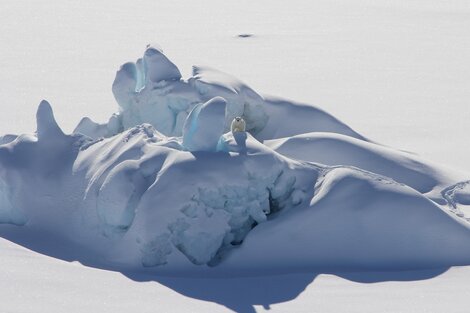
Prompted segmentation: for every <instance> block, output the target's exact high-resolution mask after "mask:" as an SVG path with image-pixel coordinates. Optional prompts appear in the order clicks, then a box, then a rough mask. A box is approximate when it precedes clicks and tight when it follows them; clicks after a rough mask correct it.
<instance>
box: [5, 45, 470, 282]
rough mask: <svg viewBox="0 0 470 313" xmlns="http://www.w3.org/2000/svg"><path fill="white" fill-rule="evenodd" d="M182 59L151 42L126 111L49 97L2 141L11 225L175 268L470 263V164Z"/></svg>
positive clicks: (98, 262)
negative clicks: (427, 154) (375, 135)
mask: <svg viewBox="0 0 470 313" xmlns="http://www.w3.org/2000/svg"><path fill="white" fill-rule="evenodd" d="M146 58H150V59H151V61H150V60H147V61H146ZM142 62H143V63H142ZM141 63H142V64H143V65H142V66H143V70H141V69H139V66H140V65H139V64H141ZM141 71H143V72H141ZM152 71H155V73H153V72H152ZM178 73H179V72H177V71H176V65H175V64H174V63H172V62H171V61H170V60H169V59H168V58H167V57H166V56H165V55H163V53H162V50H161V49H159V50H156V49H155V48H152V47H148V48H147V50H146V52H145V54H144V58H143V61H137V62H136V63H135V64H134V63H126V64H124V65H123V66H122V67H121V69H120V70H119V71H118V72H117V74H116V78H115V81H114V83H113V88H112V89H113V93H114V95H115V97H116V100H117V102H118V104H119V109H120V110H119V112H117V113H114V114H112V115H111V117H110V119H109V120H108V123H105V124H97V123H94V122H92V121H91V120H89V119H86V118H85V119H82V121H81V122H80V123H79V125H78V126H77V128H76V130H75V132H74V133H72V134H65V133H64V132H63V131H62V130H61V128H60V127H59V125H58V124H57V122H56V121H55V118H54V114H53V111H52V108H51V106H50V104H49V103H48V102H47V101H42V102H41V103H40V104H39V107H38V110H37V114H36V123H37V131H36V133H34V134H31V135H21V136H18V137H14V136H13V137H11V136H7V137H5V139H4V143H3V144H2V145H1V146H0V166H1V167H0V169H1V172H0V174H1V176H0V178H1V181H0V182H1V184H0V187H1V189H0V192H1V200H2V202H1V203H2V208H1V209H2V210H1V215H0V217H1V218H2V219H1V220H0V222H2V223H4V224H13V225H23V226H20V227H21V228H20V229H17V228H15V227H13V228H7V232H6V235H5V236H6V237H7V238H9V236H12V237H11V238H12V240H13V238H15V236H16V232H24V235H25V236H26V238H27V237H31V238H34V236H37V235H39V234H41V233H42V232H45V231H47V232H48V233H50V234H54V235H55V236H59V237H61V238H63V240H64V242H68V243H69V244H70V245H71V246H75V247H76V252H75V255H74V258H77V259H78V260H80V261H82V262H85V263H87V264H89V265H92V266H97V267H104V268H109V269H114V270H133V271H151V272H152V271H157V272H159V273H172V274H176V275H177V274H181V273H183V272H189V273H194V274H199V273H204V275H207V274H213V275H222V276H224V275H226V273H228V272H232V273H239V274H246V273H258V274H261V273H265V274H266V273H282V272H284V271H286V270H287V269H289V270H290V271H313V270H328V271H335V270H409V269H420V268H433V267H444V266H452V265H465V264H469V263H470V250H468V249H466V246H467V245H468V242H469V241H470V226H469V224H468V219H469V217H468V215H466V214H465V211H466V206H467V205H468V203H469V201H468V198H469V195H468V192H469V191H468V190H467V188H466V185H467V183H468V179H466V178H467V177H466V176H465V175H464V174H461V173H459V172H453V171H450V170H448V169H447V168H444V167H440V166H438V165H435V164H433V163H431V162H428V161H425V160H422V159H420V158H419V157H418V156H415V155H411V154H410V153H406V152H401V151H398V150H395V149H392V148H388V147H384V146H382V145H380V144H377V143H373V142H371V141H369V140H367V139H366V138H365V137H363V136H362V135H360V134H358V133H357V132H355V131H354V130H352V129H351V128H350V127H348V126H347V125H346V124H344V123H343V122H341V121H339V120H338V119H336V118H335V117H333V116H331V115H330V114H328V113H326V112H324V111H322V110H321V109H318V108H315V107H311V106H306V105H302V104H298V103H295V102H290V101H287V100H282V99H274V98H271V97H266V98H263V97H260V96H258V94H257V93H256V92H255V91H254V90H253V89H251V88H250V87H248V86H246V85H245V84H243V83H241V82H240V81H239V80H237V79H235V78H233V77H231V76H230V75H227V74H223V73H221V72H218V71H216V70H214V69H210V70H207V69H206V70H202V69H198V68H195V70H194V72H193V76H192V77H190V78H189V79H188V80H183V79H181V77H180V75H179V74H178ZM206 73H208V74H206ZM139 77H140V78H139ZM149 77H152V78H149ZM139 84H140V85H141V86H140V87H139ZM176 99H178V100H176ZM206 99H210V100H208V101H206ZM234 108H235V109H234ZM236 108H239V109H240V111H238V109H236ZM180 109H181V110H180ZM179 110H180V111H179ZM186 110H187V111H189V113H188V114H186V112H187V111H186ZM231 115H234V116H242V117H243V118H244V119H245V120H246V121H247V123H246V124H247V129H246V131H238V132H234V133H232V132H231V131H227V130H228V129H229V128H230V124H231V123H230V121H231V119H233V117H230V116H231ZM286 117H289V119H287V118H286ZM144 118H145V120H147V121H148V122H149V123H145V121H143V120H142V119H144ZM168 123H170V124H171V127H170V128H168V127H169V125H170V124H168ZM12 229H15V231H14V232H12V233H11V234H10V235H8V234H9V232H10V231H11V230H12ZM292 238H295V240H294V241H293V240H292ZM436 246H437V247H439V251H440V253H436V250H435V249H436ZM343 247H344V248H343ZM346 247H347V248H346ZM385 247H386V248H385ZM34 248H35V249H38V250H41V249H44V248H45V247H41V246H36V247H34ZM58 257H60V253H59V255H58ZM62 257H64V256H62Z"/></svg>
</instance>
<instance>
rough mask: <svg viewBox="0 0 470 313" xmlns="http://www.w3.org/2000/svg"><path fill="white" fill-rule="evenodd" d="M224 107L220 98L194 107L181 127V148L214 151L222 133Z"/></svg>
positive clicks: (223, 100) (224, 104)
mask: <svg viewBox="0 0 470 313" xmlns="http://www.w3.org/2000/svg"><path fill="white" fill-rule="evenodd" d="M226 106H227V102H226V101H225V99H224V98H222V97H215V98H213V99H211V100H209V101H207V102H206V103H204V104H198V105H196V106H195V107H194V108H193V110H192V111H191V113H189V116H188V118H187V119H186V122H185V123H184V126H183V146H184V147H185V148H186V149H188V150H189V151H215V150H216V149H217V144H218V143H219V139H220V137H221V136H222V135H223V133H224V125H225V108H226Z"/></svg>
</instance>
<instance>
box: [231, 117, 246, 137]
mask: <svg viewBox="0 0 470 313" xmlns="http://www.w3.org/2000/svg"><path fill="white" fill-rule="evenodd" d="M245 128H246V123H245V120H244V119H243V118H241V117H240V116H237V117H235V118H234V119H233V121H232V125H231V126H230V130H231V131H232V133H235V132H244V131H245Z"/></svg>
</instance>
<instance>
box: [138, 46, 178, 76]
mask: <svg viewBox="0 0 470 313" xmlns="http://www.w3.org/2000/svg"><path fill="white" fill-rule="evenodd" d="M144 69H145V73H146V79H147V80H148V81H151V82H154V83H158V82H159V81H162V80H166V81H171V80H180V79H181V73H180V70H179V69H178V68H177V67H176V65H175V64H173V62H171V61H170V60H169V59H168V58H167V57H166V56H165V55H164V54H163V51H162V50H161V49H160V48H157V47H155V46H150V45H149V46H147V49H146V50H145V54H144Z"/></svg>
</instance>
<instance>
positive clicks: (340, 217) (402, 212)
mask: <svg viewBox="0 0 470 313" xmlns="http://www.w3.org/2000/svg"><path fill="white" fill-rule="evenodd" d="M315 189H316V191H315V192H316V194H315V196H314V197H313V198H312V199H311V201H310V203H309V204H308V205H307V206H305V207H304V208H303V209H301V210H290V211H288V212H286V213H285V214H283V216H282V217H278V218H277V219H275V220H273V221H271V222H270V223H265V224H262V225H259V226H258V227H257V228H256V229H254V230H253V231H252V232H251V233H250V234H249V235H248V236H247V238H246V239H245V242H244V243H243V245H242V246H241V247H240V248H239V249H238V251H237V252H236V253H233V254H232V255H230V257H229V258H228V259H227V260H226V262H225V263H224V265H225V266H227V268H231V269H237V270H245V271H246V270H249V271H253V272H258V273H259V272H278V271H279V270H280V269H283V268H285V264H289V268H290V270H291V271H302V270H307V269H312V268H316V269H319V270H325V271H338V270H339V271H347V270H398V269H400V270H403V269H416V268H429V267H439V266H448V265H449V264H454V265H457V264H460V265H462V264H468V261H469V257H470V250H469V249H468V242H469V240H470V232H469V227H468V224H467V223H464V222H463V220H461V219H458V218H456V217H455V215H450V214H448V213H446V212H445V211H443V210H442V209H441V208H440V207H439V206H438V205H436V204H435V203H433V202H432V201H430V200H429V199H427V198H426V197H424V196H422V195H421V194H419V193H418V192H416V191H415V190H413V189H411V188H409V187H407V186H404V185H401V184H397V183H395V182H393V181H391V180H389V179H386V178H384V177H380V176H377V175H373V174H371V173H367V172H363V171H360V170H357V169H354V168H344V167H343V168H334V169H330V170H327V171H325V173H324V174H323V175H322V176H320V178H319V180H318V181H317V184H316V186H315ZM260 249H261V250H262V252H260Z"/></svg>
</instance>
